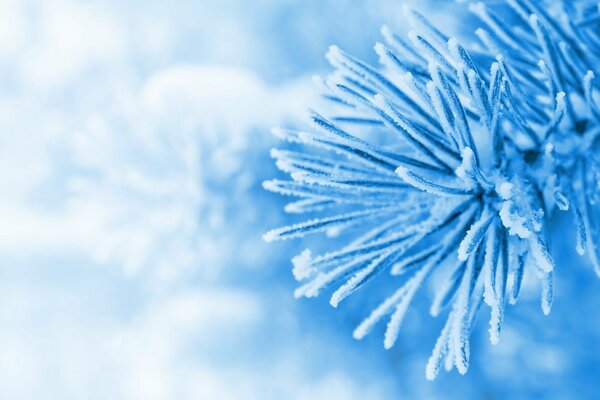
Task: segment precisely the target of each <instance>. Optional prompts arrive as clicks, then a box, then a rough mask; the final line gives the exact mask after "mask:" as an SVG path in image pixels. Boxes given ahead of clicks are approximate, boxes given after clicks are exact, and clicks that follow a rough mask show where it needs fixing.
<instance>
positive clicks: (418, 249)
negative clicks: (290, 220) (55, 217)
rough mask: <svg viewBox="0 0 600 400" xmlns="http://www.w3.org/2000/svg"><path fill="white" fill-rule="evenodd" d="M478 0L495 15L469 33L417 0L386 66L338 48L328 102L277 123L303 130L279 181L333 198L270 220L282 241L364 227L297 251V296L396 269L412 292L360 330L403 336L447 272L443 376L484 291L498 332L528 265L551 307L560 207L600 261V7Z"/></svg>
mask: <svg viewBox="0 0 600 400" xmlns="http://www.w3.org/2000/svg"><path fill="white" fill-rule="evenodd" d="M469 9H470V10H471V11H472V12H473V13H474V14H475V15H476V16H477V17H478V18H479V20H480V21H481V27H480V28H478V29H477V30H476V31H475V33H476V36H477V38H478V40H477V41H476V42H474V43H470V42H469V45H468V46H467V45H465V47H463V45H461V44H460V43H459V42H458V41H457V40H456V39H454V38H450V37H448V36H446V35H445V34H444V33H442V32H440V31H439V30H438V29H437V28H436V27H434V26H433V25H432V24H431V23H430V22H429V21H428V20H427V19H426V18H425V17H424V16H423V15H421V14H419V13H418V12H415V11H412V10H406V15H407V19H408V20H410V22H411V23H412V24H413V27H414V30H413V31H411V32H410V33H409V35H408V41H407V40H404V39H403V38H401V37H399V36H398V35H396V34H394V33H392V32H391V31H390V30H389V29H388V28H385V27H384V28H383V29H382V33H383V36H384V38H385V44H381V43H378V44H377V45H376V46H375V51H376V52H377V54H378V55H379V57H380V60H381V64H382V67H374V66H371V65H368V64H367V63H365V62H363V61H361V60H358V59H356V58H354V57H353V56H351V55H349V54H346V53H345V52H343V51H342V50H340V49H339V48H337V47H335V46H332V47H331V48H330V50H329V53H328V55H327V57H328V59H329V60H330V62H331V64H332V65H333V66H334V67H335V69H336V72H335V74H333V75H332V76H331V77H329V78H328V79H325V80H320V79H317V84H318V85H319V87H320V88H321V89H322V91H323V96H324V97H325V98H326V99H328V100H330V102H331V104H332V106H331V107H330V108H329V109H328V111H327V112H328V114H327V116H325V115H321V114H319V113H317V112H315V111H311V113H310V120H311V123H312V129H311V130H307V131H296V130H286V129H277V130H275V134H276V135H278V136H280V137H281V138H283V139H285V140H287V141H288V142H291V143H294V144H296V147H295V149H294V150H273V151H272V155H273V157H274V158H275V159H276V160H277V166H278V167H279V168H280V169H281V170H282V171H284V172H286V173H289V175H290V176H291V178H292V179H291V180H290V181H283V180H272V181H268V182H265V184H264V186H265V188H266V189H268V190H271V191H274V192H278V193H281V194H283V195H289V196H295V197H298V198H299V200H297V201H295V202H292V203H290V204H289V205H288V206H287V207H286V209H287V210H288V211H289V212H293V213H321V215H320V216H317V217H315V218H314V219H310V220H308V221H305V222H302V223H298V224H295V225H291V226H287V227H283V228H279V229H275V230H272V231H270V232H268V233H267V234H265V236H264V237H265V239H266V240H267V241H272V240H282V239H289V238H300V237H304V236H305V235H308V234H313V233H322V232H326V233H339V232H342V231H348V232H352V233H354V236H353V237H352V238H351V239H348V243H347V244H346V245H345V246H343V247H342V248H339V249H334V250H331V251H329V252H326V253H325V254H321V255H313V254H312V253H311V252H310V251H308V250H305V251H304V252H302V253H301V254H300V255H299V256H298V257H296V258H294V260H293V264H294V275H295V277H296V278H297V279H298V280H301V281H302V282H303V284H302V285H301V286H300V287H299V288H298V289H297V291H296V295H297V296H306V297H314V296H317V295H318V294H320V293H321V292H322V291H324V290H325V289H329V288H333V293H332V295H331V300H330V302H331V304H332V305H333V306H334V307H336V306H337V305H338V304H339V303H340V302H341V301H343V300H344V299H345V298H346V297H348V296H349V295H351V294H352V293H354V292H355V291H357V290H359V289H361V288H362V287H363V286H365V284H366V283H367V282H369V281H370V280H371V279H372V278H374V277H375V276H377V275H379V274H380V273H382V272H387V273H391V275H393V276H394V277H397V278H396V279H398V282H399V284H398V286H399V288H398V289H397V291H396V292H395V293H392V294H390V295H389V297H388V298H387V299H386V300H384V301H383V302H382V303H381V304H380V305H379V306H378V307H377V308H376V309H375V310H373V311H372V312H371V314H370V315H368V316H367V318H366V319H365V320H364V321H363V322H362V323H361V324H360V325H359V326H358V327H357V328H356V330H355V331H354V337H355V338H357V339H361V338H362V337H364V336H365V335H367V334H368V333H369V332H370V331H371V329H372V328H373V327H374V325H375V324H377V323H378V322H379V321H380V320H382V319H383V318H385V317H388V316H389V319H388V323H387V328H386V331H385V338H384V345H385V347H386V348H390V347H392V346H393V344H394V342H395V341H396V339H397V336H398V333H399V329H400V326H401V324H402V320H403V317H404V315H405V313H406V311H407V309H408V307H409V304H410V302H411V300H412V298H413V297H414V295H415V293H416V292H417V290H418V289H419V288H420V287H421V286H422V284H423V282H424V281H425V280H426V279H428V278H429V277H430V276H431V275H432V274H433V273H442V274H443V275H444V276H446V279H445V281H442V283H441V285H440V286H439V287H438V288H437V289H436V295H435V298H434V299H433V303H432V306H431V314H432V315H434V316H437V315H438V314H441V313H442V312H443V311H444V310H446V309H449V311H448V314H447V315H448V316H447V322H446V324H445V325H444V328H443V329H442V332H441V335H440V337H439V339H438V340H437V343H436V344H435V346H434V349H433V353H432V355H431V357H430V359H429V362H428V364H427V368H426V375H427V378H428V379H434V378H435V376H436V375H437V374H438V372H439V370H440V368H441V366H442V365H445V367H446V369H448V370H449V369H451V368H453V367H454V366H455V367H456V368H457V370H458V371H459V372H460V373H461V374H464V373H465V372H466V371H467V368H468V364H469V353H470V350H469V336H470V331H471V329H472V327H473V323H474V320H475V317H476V314H477V311H478V309H479V306H480V304H481V303H482V302H484V303H485V304H486V305H487V306H489V307H490V309H491V318H490V328H489V333H490V340H491V342H492V343H493V344H495V343H497V342H498V340H499V338H500V330H501V326H502V320H503V314H504V307H505V303H506V301H507V300H508V302H510V303H511V304H514V303H515V302H516V300H517V297H518V295H519V290H520V287H521V282H522V279H523V276H524V270H525V269H526V268H527V269H532V270H533V271H535V272H536V273H537V276H538V277H539V278H540V280H541V282H542V284H541V287H542V294H541V302H542V310H543V312H544V313H545V314H548V313H549V312H550V308H551V305H552V297H553V294H552V288H553V269H554V268H555V262H554V260H553V258H552V256H551V252H550V249H549V243H550V238H551V237H552V232H551V231H550V227H549V224H548V222H549V220H550V218H552V216H553V215H554V214H555V213H557V212H568V213H570V214H571V215H572V217H573V221H574V222H573V226H574V229H573V234H574V235H575V237H576V243H577V245H576V247H577V248H576V250H577V252H578V253H579V254H582V255H583V254H584V253H585V254H587V255H589V259H590V260H591V262H592V264H593V265H594V267H595V269H596V273H598V274H600V261H599V257H600V250H599V249H598V248H597V246H596V244H597V243H598V242H599V240H600V233H599V232H598V227H597V226H596V225H597V222H596V221H597V215H598V207H597V201H598V196H599V193H600V191H599V190H598V189H599V182H600V181H599V180H598V176H599V174H600V164H599V161H600V160H599V157H598V151H597V150H598V146H599V142H600V141H599V139H598V137H599V133H600V124H599V123H598V122H599V120H600V104H599V102H598V100H597V99H598V96H600V94H599V93H598V91H599V90H600V84H599V81H598V80H597V79H596V78H595V75H596V74H597V73H598V65H599V62H600V11H599V10H600V7H599V5H598V3H594V2H591V1H584V0H581V1H562V2H541V1H530V0H508V1H506V2H497V1H494V2H492V1H490V2H477V3H472V4H470V5H469ZM309 149H313V150H309ZM558 267H559V268H560V265H559V266H558Z"/></svg>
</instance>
